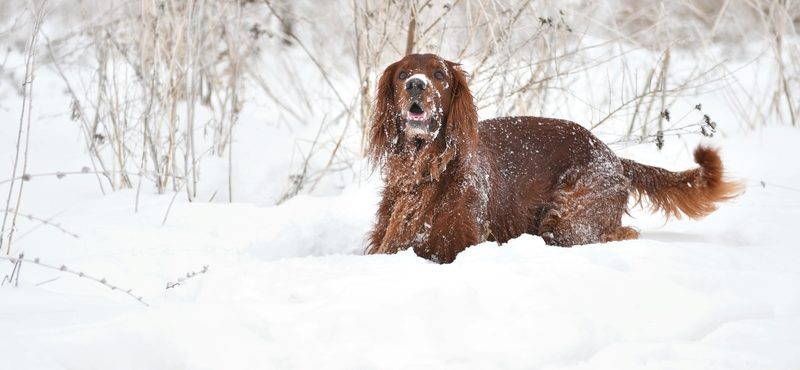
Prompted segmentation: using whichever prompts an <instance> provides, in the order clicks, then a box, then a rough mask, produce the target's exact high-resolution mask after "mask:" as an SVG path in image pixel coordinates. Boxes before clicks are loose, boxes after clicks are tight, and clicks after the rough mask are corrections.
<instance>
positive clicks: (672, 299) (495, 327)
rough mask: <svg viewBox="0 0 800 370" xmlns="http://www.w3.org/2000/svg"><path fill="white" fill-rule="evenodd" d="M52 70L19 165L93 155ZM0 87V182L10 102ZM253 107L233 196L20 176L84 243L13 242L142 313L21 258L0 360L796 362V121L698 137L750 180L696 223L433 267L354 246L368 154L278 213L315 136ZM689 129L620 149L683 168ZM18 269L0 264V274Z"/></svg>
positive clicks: (434, 365) (647, 220)
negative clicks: (298, 153)
mask: <svg viewBox="0 0 800 370" xmlns="http://www.w3.org/2000/svg"><path fill="white" fill-rule="evenodd" d="M58 81H59V80H58V78H57V77H55V76H54V74H53V72H52V71H49V70H46V69H42V70H41V71H40V72H38V75H37V80H36V82H35V83H36V84H37V85H36V89H35V91H36V98H35V99H34V123H33V127H32V132H31V150H32V151H31V158H30V164H29V172H30V173H32V174H38V173H47V172H55V171H79V170H80V168H81V167H83V166H86V165H87V163H88V157H87V155H86V154H85V152H84V149H83V146H82V143H81V137H80V131H79V130H78V127H77V125H76V124H74V122H68V107H69V98H68V97H66V96H65V95H64V94H63V91H62V90H63V89H62V87H61V85H60V84H59V83H58ZM0 90H3V92H2V94H0V97H2V98H0V118H1V119H0V122H3V123H2V124H0V181H2V180H5V177H6V174H9V173H10V172H11V171H10V168H11V165H12V160H13V153H14V142H15V138H16V133H17V131H16V130H17V126H16V123H17V122H18V114H19V111H18V109H19V106H20V105H21V104H20V102H19V99H18V97H17V95H16V94H15V93H14V92H13V91H11V89H8V88H6V87H5V86H0ZM343 90H345V89H344V88H343ZM351 90H353V91H356V89H355V88H354V89H351ZM685 103H686V104H687V105H693V104H695V103H696V102H685ZM703 104H704V105H705V106H706V107H707V108H706V109H708V110H710V111H713V110H714V109H720V108H719V107H716V108H715V105H714V101H713V99H705V100H704V101H703ZM247 109H253V108H247ZM258 113H263V112H258V111H257V112H254V111H245V112H244V113H242V114H241V117H242V118H241V123H240V124H239V126H237V128H236V135H237V137H236V143H237V145H236V146H235V148H237V149H235V150H237V151H239V150H240V151H241V152H235V155H234V157H235V158H247V159H248V161H243V162H241V163H240V164H238V165H237V166H235V167H234V171H233V172H234V173H233V176H234V189H235V191H234V193H235V194H236V196H235V200H236V202H234V203H224V199H227V196H226V195H224V194H222V193H220V194H219V195H217V198H215V201H214V202H206V201H205V200H207V199H209V198H211V196H212V194H215V193H216V192H217V191H221V192H224V189H225V184H226V182H227V177H226V176H227V167H226V165H225V164H224V163H223V162H224V161H223V160H219V161H213V160H209V161H208V162H205V163H204V164H203V166H204V167H203V168H202V173H203V175H204V182H203V183H201V189H200V190H199V193H200V194H201V195H202V196H200V197H198V199H200V201H198V202H194V203H189V202H187V201H186V199H185V197H183V196H181V194H178V195H177V196H176V197H174V202H173V194H172V193H168V194H163V195H158V194H154V193H153V190H152V188H150V189H147V190H146V191H143V192H142V194H140V200H139V210H138V212H134V209H135V203H136V196H137V194H136V191H135V189H133V190H121V191H117V192H109V193H108V194H107V195H105V196H104V195H102V194H101V193H100V191H99V189H98V188H97V180H96V178H95V177H94V176H93V175H68V176H66V177H65V178H63V179H57V178H55V177H54V176H49V177H36V178H34V179H33V180H31V181H30V182H27V183H26V185H25V191H24V195H23V200H22V206H21V210H22V211H24V212H25V213H29V214H32V215H35V216H37V217H40V218H50V217H53V222H56V223H58V224H59V225H60V226H61V227H63V228H64V229H66V230H69V231H70V232H72V233H75V234H77V235H78V236H79V237H78V238H73V237H70V236H69V235H66V234H64V233H63V232H61V231H59V230H58V229H56V228H54V227H49V226H40V225H39V223H37V222H35V221H31V220H28V219H26V218H24V217H20V219H19V220H18V223H19V227H18V229H19V230H18V234H17V235H18V237H17V239H16V241H15V244H14V251H15V253H14V254H16V253H18V252H24V253H25V258H26V259H33V258H41V262H42V263H48V264H52V265H56V266H60V265H65V266H67V267H68V268H69V269H71V270H74V271H82V272H85V273H86V274H89V275H92V276H94V277H98V278H106V279H107V280H108V281H109V282H110V283H113V284H116V285H119V286H121V287H123V288H124V289H132V290H133V292H134V293H135V294H136V295H141V296H142V297H143V300H144V301H145V302H146V303H147V304H148V306H144V305H142V304H140V303H139V302H137V301H136V300H134V299H131V298H130V297H129V296H126V295H124V294H122V293H121V292H118V291H112V290H110V289H108V288H107V287H105V286H102V285H100V284H97V283H94V282H91V281H89V280H87V279H81V278H78V277H73V276H71V275H68V274H65V273H62V272H59V271H54V270H50V269H45V268H42V267H39V266H36V265H35V264H33V263H31V262H24V263H23V264H22V269H21V273H20V279H19V286H18V287H13V285H10V284H6V285H5V286H2V287H0V333H2V335H0V369H110V368H113V369H165V370H166V369H170V370H171V369H252V368H277V369H309V368H316V369H319V368H324V369H375V368H380V369H409V368H422V369H487V368H506V369H531V368H535V369H725V370H728V369H797V368H800V352H798V351H797V348H800V290H798V287H799V286H800V269H798V266H799V265H800V247H798V246H797V242H796V234H794V232H795V231H796V228H797V224H798V220H800V186H798V185H797V184H798V183H800V170H798V167H797V165H796V163H795V162H796V158H800V146H798V145H797V143H798V142H800V131H798V130H797V129H792V128H787V127H780V126H776V125H767V126H765V127H759V128H757V129H753V130H751V129H750V128H747V129H745V128H744V126H745V125H744V124H741V123H740V126H742V127H740V128H741V129H737V128H736V127H735V125H732V124H731V125H728V126H727V131H723V132H724V133H725V136H722V135H720V136H719V137H716V138H713V139H702V142H706V143H710V144H712V145H713V146H715V147H719V148H721V149H722V152H721V154H722V157H723V161H724V163H725V165H726V166H727V167H726V168H727V171H728V173H729V175H730V176H732V177H734V178H739V179H742V180H743V181H745V183H746V185H747V188H746V190H747V191H746V193H745V194H743V195H742V196H741V197H740V198H738V199H736V200H735V201H733V202H730V203H726V204H723V205H722V206H721V207H720V209H719V210H718V211H717V212H716V213H713V214H712V215H710V216H709V217H707V218H706V219H703V220H700V221H691V220H685V219H684V220H670V221H668V222H665V221H664V219H663V218H662V217H661V216H660V215H650V214H648V213H646V212H645V211H642V210H641V209H633V210H632V212H631V215H632V216H631V217H627V218H626V219H625V220H624V224H627V225H632V226H634V227H636V228H637V229H638V230H640V231H641V238H640V239H638V240H632V241H624V242H613V243H608V244H598V245H588V246H580V247H575V248H558V247H550V246H547V245H545V244H544V242H543V241H542V239H541V238H540V237H538V236H532V235H523V236H520V237H519V238H516V239H513V240H511V241H510V242H509V243H507V244H505V245H503V246H497V245H496V244H494V243H490V242H486V243H482V244H480V245H477V246H473V247H470V248H468V249H467V250H466V251H464V252H463V253H461V254H460V255H459V256H458V258H457V259H456V261H455V262H454V263H452V264H450V265H438V264H435V263H432V262H430V261H427V260H424V259H420V258H418V257H416V256H415V255H414V253H413V252H412V251H404V252H401V253H398V254H396V255H375V256H364V255H362V252H363V249H364V247H365V244H366V243H365V242H366V240H365V239H366V233H367V232H368V231H369V229H370V228H371V227H372V224H373V222H374V213H375V210H376V207H377V203H378V201H379V190H380V183H381V179H380V174H379V173H378V172H377V171H376V172H374V173H371V172H369V171H368V170H366V169H365V168H366V167H367V166H366V164H365V163H356V164H354V166H353V167H354V168H356V169H357V170H358V174H357V176H356V178H355V179H353V178H350V177H348V176H345V175H341V176H339V177H336V176H333V175H331V176H332V177H334V179H333V180H325V181H327V182H325V181H323V184H322V185H321V186H320V188H319V190H318V191H316V192H314V193H312V194H311V195H308V194H303V195H299V196H296V197H293V198H290V199H288V200H287V201H286V202H283V203H281V204H279V205H275V204H274V203H275V201H276V200H277V199H278V198H279V196H280V195H281V193H282V192H283V191H284V190H285V186H286V185H285V184H286V178H287V177H288V175H290V174H291V173H292V168H293V167H292V166H291V164H292V163H296V162H297V158H294V153H295V152H294V151H293V149H292V148H293V145H294V144H293V143H294V142H293V140H294V139H295V138H298V137H300V138H309V137H311V138H313V137H314V132H315V131H316V129H317V128H316V127H315V126H313V125H309V126H305V127H299V128H298V127H294V128H288V127H280V126H275V125H270V124H268V123H264V122H261V121H260V120H261V119H263V117H265V115H260V116H259V114H258ZM576 115H577V113H576ZM721 115H724V113H715V114H714V116H715V117H719V116H721ZM569 118H571V119H575V120H580V119H579V118H580V117H569ZM720 121H723V120H720ZM727 121H729V122H732V121H734V119H733V118H730V119H728V120H727ZM731 127H733V128H731ZM353 131H354V132H355V131H356V130H353ZM354 135H356V136H358V135H360V133H355V134H354ZM700 141H701V140H700V139H699V138H697V137H695V136H686V137H684V138H681V139H680V140H679V139H674V138H671V139H669V140H668V141H667V145H666V146H665V147H664V150H663V151H657V150H656V148H655V145H653V144H652V143H650V144H643V145H635V146H628V147H619V146H614V147H613V148H614V149H615V150H616V151H617V153H618V154H620V155H621V156H624V157H627V158H633V159H635V160H637V161H639V162H642V163H646V164H652V165H658V166H663V167H665V168H668V169H673V170H679V169H686V168H689V167H692V166H693V165H694V164H693V163H692V157H691V150H692V149H693V148H694V146H695V145H696V144H697V143H698V142H700ZM343 145H345V146H346V147H347V148H350V149H352V150H353V151H357V149H354V148H357V147H358V143H357V142H356V143H355V144H354V143H352V142H345V143H344V144H343ZM314 160H315V161H322V162H324V161H325V160H327V158H326V157H324V156H321V157H320V158H315V159H314ZM293 161H294V162H293ZM475 181H479V179H475ZM479 182H480V181H479ZM7 191H8V183H2V184H0V194H3V195H5V194H7ZM509 206H513V205H509ZM165 219H166V221H165ZM162 223H163V225H162ZM203 266H208V272H206V273H202V274H198V275H196V276H194V277H192V278H190V279H186V280H184V281H183V283H182V284H181V285H179V286H177V287H174V288H172V289H166V285H167V283H168V282H175V281H177V280H178V279H179V278H181V277H183V276H185V275H186V274H187V273H189V272H192V271H199V270H201V269H202V268H203ZM11 270H12V264H10V263H7V262H4V261H0V277H3V276H6V275H8V274H10V272H11ZM53 279H55V280H53Z"/></svg>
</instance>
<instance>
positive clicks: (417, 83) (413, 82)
mask: <svg viewBox="0 0 800 370" xmlns="http://www.w3.org/2000/svg"><path fill="white" fill-rule="evenodd" d="M427 87H428V84H427V83H426V82H425V80H423V79H421V78H419V77H412V78H409V79H408V81H406V90H408V91H411V92H420V91H422V90H425V88H427Z"/></svg>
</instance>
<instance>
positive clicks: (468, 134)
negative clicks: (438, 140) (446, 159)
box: [445, 61, 478, 153]
mask: <svg viewBox="0 0 800 370" xmlns="http://www.w3.org/2000/svg"><path fill="white" fill-rule="evenodd" d="M445 63H446V64H447V69H448V72H449V73H450V75H451V76H453V92H452V95H451V96H452V100H451V101H450V112H449V113H448V116H447V123H446V124H445V130H448V131H449V135H448V136H449V137H451V138H453V139H454V140H455V143H454V144H455V145H456V150H457V151H459V152H461V153H466V152H467V151H470V150H471V149H472V148H474V147H475V146H476V145H477V144H478V111H477V108H475V102H474V101H473V99H472V93H471V92H470V91H469V86H468V84H467V73H466V72H464V70H462V69H461V65H460V64H458V63H453V62H450V61H445ZM451 144H452V143H449V142H448V143H447V145H451Z"/></svg>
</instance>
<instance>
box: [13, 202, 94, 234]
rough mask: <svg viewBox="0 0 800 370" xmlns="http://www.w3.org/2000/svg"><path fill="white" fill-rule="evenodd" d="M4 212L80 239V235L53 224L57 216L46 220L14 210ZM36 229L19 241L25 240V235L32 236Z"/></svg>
mask: <svg viewBox="0 0 800 370" xmlns="http://www.w3.org/2000/svg"><path fill="white" fill-rule="evenodd" d="M3 212H13V213H17V214H18V215H20V216H22V217H25V218H27V219H29V220H31V221H36V222H39V226H52V227H54V228H56V229H58V230H59V231H61V232H62V233H64V234H66V235H69V236H71V237H73V238H75V239H78V238H80V236H78V234H75V233H73V232H71V231H69V230H67V229H65V228H63V227H62V226H61V224H57V223H55V222H53V219H55V218H56V216H53V217H50V218H48V219H44V218H39V217H36V216H34V215H31V214H27V213H22V212H17V211H16V210H14V209H4V210H3ZM39 226H37V227H36V228H38V227H39ZM36 228H34V229H32V230H30V231H28V232H26V233H24V234H22V235H20V236H18V237H17V240H20V239H22V238H23V237H24V236H25V235H27V234H30V233H31V232H32V231H33V230H35V229H36Z"/></svg>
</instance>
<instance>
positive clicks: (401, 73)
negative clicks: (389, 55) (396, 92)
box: [397, 71, 408, 80]
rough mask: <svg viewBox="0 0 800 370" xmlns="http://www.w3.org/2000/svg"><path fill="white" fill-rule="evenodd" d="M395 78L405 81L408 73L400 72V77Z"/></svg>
mask: <svg viewBox="0 0 800 370" xmlns="http://www.w3.org/2000/svg"><path fill="white" fill-rule="evenodd" d="M397 77H398V78H400V79H401V80H405V79H406V78H407V77H408V72H406V71H402V72H400V75H399V76H397Z"/></svg>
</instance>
